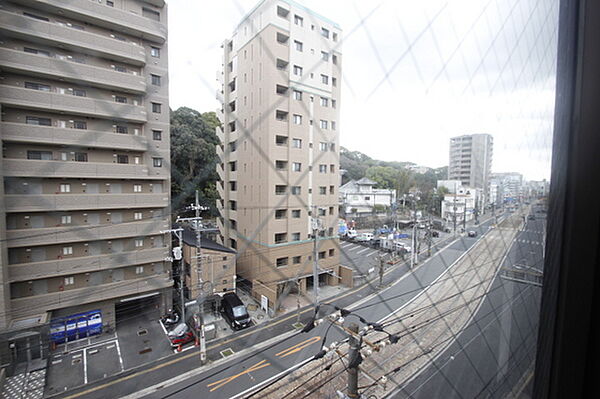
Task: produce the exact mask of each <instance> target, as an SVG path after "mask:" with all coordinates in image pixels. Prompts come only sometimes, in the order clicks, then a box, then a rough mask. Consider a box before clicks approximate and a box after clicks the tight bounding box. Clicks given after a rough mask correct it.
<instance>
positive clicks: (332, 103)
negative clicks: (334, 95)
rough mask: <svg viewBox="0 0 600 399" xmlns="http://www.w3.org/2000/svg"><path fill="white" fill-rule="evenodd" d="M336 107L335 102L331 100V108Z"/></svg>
mask: <svg viewBox="0 0 600 399" xmlns="http://www.w3.org/2000/svg"><path fill="white" fill-rule="evenodd" d="M336 106H337V101H336V100H333V99H332V100H331V108H335V107H336Z"/></svg>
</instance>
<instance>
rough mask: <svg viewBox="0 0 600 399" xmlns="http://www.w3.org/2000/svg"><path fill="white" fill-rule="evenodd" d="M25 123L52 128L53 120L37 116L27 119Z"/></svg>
mask: <svg viewBox="0 0 600 399" xmlns="http://www.w3.org/2000/svg"><path fill="white" fill-rule="evenodd" d="M25 123H27V124H28V125H38V126H52V120H51V119H50V118H39V117H37V116H27V117H25Z"/></svg>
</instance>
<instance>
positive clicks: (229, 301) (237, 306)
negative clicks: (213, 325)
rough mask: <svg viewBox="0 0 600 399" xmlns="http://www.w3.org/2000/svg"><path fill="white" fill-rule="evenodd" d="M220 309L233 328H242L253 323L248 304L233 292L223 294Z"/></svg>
mask: <svg viewBox="0 0 600 399" xmlns="http://www.w3.org/2000/svg"><path fill="white" fill-rule="evenodd" d="M220 311H221V314H222V315H223V317H224V318H225V320H227V322H228V323H229V325H230V326H231V328H232V329H233V330H241V329H242V328H246V327H248V326H250V324H251V323H252V319H250V315H249V314H248V310H247V309H246V306H244V303H243V302H242V301H241V300H240V298H239V297H238V296H237V295H236V294H235V293H233V292H228V293H227V294H225V295H223V297H222V298H221V309H220Z"/></svg>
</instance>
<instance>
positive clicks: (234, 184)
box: [229, 181, 237, 191]
mask: <svg viewBox="0 0 600 399" xmlns="http://www.w3.org/2000/svg"><path fill="white" fill-rule="evenodd" d="M229 189H230V190H231V191H237V182H236V181H230V182H229Z"/></svg>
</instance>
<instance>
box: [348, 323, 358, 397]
mask: <svg viewBox="0 0 600 399" xmlns="http://www.w3.org/2000/svg"><path fill="white" fill-rule="evenodd" d="M348 330H350V331H351V332H353V333H354V334H350V336H349V337H348V342H349V344H350V349H349V351H348V397H349V398H351V399H357V398H360V395H359V394H358V366H359V365H360V361H361V359H360V340H359V339H358V338H356V335H357V334H358V324H356V323H350V325H348Z"/></svg>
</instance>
